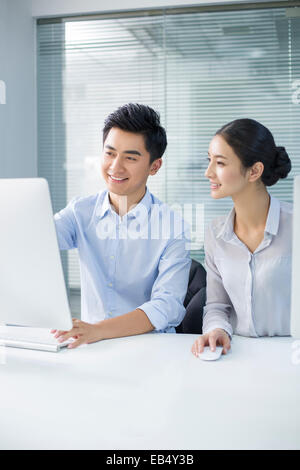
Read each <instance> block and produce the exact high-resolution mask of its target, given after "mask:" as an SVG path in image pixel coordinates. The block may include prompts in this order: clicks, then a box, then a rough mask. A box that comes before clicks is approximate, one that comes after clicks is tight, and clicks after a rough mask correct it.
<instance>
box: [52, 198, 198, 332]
mask: <svg viewBox="0 0 300 470" xmlns="http://www.w3.org/2000/svg"><path fill="white" fill-rule="evenodd" d="M54 219H55V225H56V231H57V237H58V242H59V246H60V249H61V250H69V249H72V248H77V249H78V254H79V260H80V277H81V318H82V320H83V321H86V322H89V323H96V322H99V321H101V320H104V319H105V318H113V317H116V316H118V315H122V314H125V313H128V312H130V311H132V310H135V309H136V308H139V309H141V310H143V311H144V312H145V313H146V315H147V316H148V318H149V320H150V322H151V323H152V325H153V326H154V328H155V331H159V332H175V328H174V327H175V326H177V325H179V324H180V323H181V321H182V319H183V317H184V315H185V308H184V306H183V301H184V298H185V295H186V291H187V285H188V278H189V268H190V264H191V260H190V255H189V228H188V226H187V225H186V223H185V222H184V221H183V219H182V218H181V217H180V216H179V215H178V214H177V213H175V212H173V211H171V209H170V208H169V207H168V206H167V205H166V204H163V203H162V202H161V201H159V200H158V199H157V198H156V197H154V196H153V195H152V194H151V193H150V192H149V191H148V190H147V191H146V194H145V196H144V198H143V199H142V200H141V201H140V203H139V204H137V205H136V206H135V208H133V209H132V210H130V211H129V212H128V213H127V214H126V215H125V216H123V217H120V216H119V215H118V214H117V213H116V212H115V211H114V210H113V208H112V207H111V205H110V201H109V196H108V192H107V191H104V192H102V193H99V194H97V195H93V196H89V197H81V198H80V197H79V198H75V199H73V200H72V201H71V202H70V203H69V204H68V206H67V207H66V208H65V209H63V210H62V211H60V212H58V213H57V214H56V215H55V217H54Z"/></svg>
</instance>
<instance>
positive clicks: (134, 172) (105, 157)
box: [101, 127, 161, 201]
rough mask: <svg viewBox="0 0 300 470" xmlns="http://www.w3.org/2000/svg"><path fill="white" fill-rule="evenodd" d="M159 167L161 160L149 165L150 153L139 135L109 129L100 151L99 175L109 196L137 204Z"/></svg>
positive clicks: (117, 129)
mask: <svg viewBox="0 0 300 470" xmlns="http://www.w3.org/2000/svg"><path fill="white" fill-rule="evenodd" d="M160 166H161V159H157V160H155V161H154V162H152V164H151V165H150V154H149V152H147V150H146V148H145V142H144V137H143V135H141V134H135V133H133V132H127V131H123V130H121V129H119V128H117V127H113V128H112V129H110V131H109V133H108V135H107V137H106V139H105V142H104V145H103V152H102V161H101V172H102V176H103V178H104V180H105V182H106V185H107V189H108V191H109V192H110V193H113V194H117V195H119V196H127V197H130V199H131V200H132V201H135V200H136V201H138V200H139V199H140V198H142V197H143V195H144V193H145V189H146V183H147V179H148V176H149V175H154V174H155V173H156V172H157V171H158V170H159V168H160Z"/></svg>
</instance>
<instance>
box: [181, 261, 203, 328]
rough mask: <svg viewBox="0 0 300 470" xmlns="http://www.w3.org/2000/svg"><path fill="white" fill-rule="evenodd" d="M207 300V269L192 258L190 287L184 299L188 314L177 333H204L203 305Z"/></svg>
mask: <svg viewBox="0 0 300 470" xmlns="http://www.w3.org/2000/svg"><path fill="white" fill-rule="evenodd" d="M205 302H206V271H205V269H204V267H203V266H202V264H201V263H199V262H198V261H195V260H192V264H191V269H190V275H189V283H188V289H187V293H186V296H185V300H184V303H183V304H184V306H185V308H186V314H185V317H184V319H183V320H182V322H181V323H180V325H178V326H177V327H176V333H191V334H192V333H193V334H202V318H203V307H204V305H205Z"/></svg>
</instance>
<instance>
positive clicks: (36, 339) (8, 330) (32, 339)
mask: <svg viewBox="0 0 300 470" xmlns="http://www.w3.org/2000/svg"><path fill="white" fill-rule="evenodd" d="M72 341H73V339H69V340H67V341H64V342H63V343H59V342H58V341H57V339H56V338H54V336H53V334H52V333H50V330H48V329H46V328H30V327H26V326H0V345H3V346H10V347H14V348H25V349H38V350H40V351H52V352H58V351H59V350H60V349H61V348H63V347H65V346H67V345H68V344H70V343H71V342H72Z"/></svg>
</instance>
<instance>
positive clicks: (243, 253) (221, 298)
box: [192, 119, 292, 356]
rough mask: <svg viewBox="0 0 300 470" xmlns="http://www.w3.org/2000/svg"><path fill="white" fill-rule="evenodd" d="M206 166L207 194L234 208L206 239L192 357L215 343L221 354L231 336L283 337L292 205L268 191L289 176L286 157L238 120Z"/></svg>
mask: <svg viewBox="0 0 300 470" xmlns="http://www.w3.org/2000/svg"><path fill="white" fill-rule="evenodd" d="M208 162H209V164H208V168H207V170H206V173H205V176H206V177H207V178H208V179H209V181H210V190H211V196H212V197H213V198H214V199H221V198H223V197H228V196H230V197H231V198H232V200H233V203H234V207H233V209H232V211H231V212H230V213H229V214H228V215H227V216H225V217H220V218H218V219H216V220H214V221H213V222H212V224H211V225H210V227H209V229H208V231H207V234H206V237H205V261H206V269H207V301H206V306H205V307H204V314H203V334H202V336H200V337H199V338H198V339H197V340H196V341H195V343H194V344H193V347H192V352H193V354H195V355H196V356H197V355H198V354H199V353H201V352H202V351H203V349H204V346H210V348H211V349H212V350H215V347H216V345H220V346H222V347H223V351H222V352H223V354H226V352H227V351H228V349H230V339H231V335H232V334H233V333H235V334H238V335H243V336H254V337H257V336H275V335H282V336H285V335H289V334H290V284H291V247H292V205H291V204H289V203H286V202H281V201H279V200H278V199H276V198H274V197H271V196H270V195H269V193H268V191H267V186H272V185H274V184H275V183H276V182H277V181H278V180H279V179H280V178H285V177H286V176H287V175H288V173H289V172H290V169H291V161H290V159H289V156H288V154H287V153H286V151H285V148H284V147H276V145H275V142H274V138H273V135H272V134H271V132H270V131H269V130H268V129H267V128H266V127H264V126H263V125H262V124H260V123H259V122H257V121H254V120H252V119H238V120H235V121H232V122H230V123H229V124H226V125H225V126H223V127H222V128H221V129H220V130H219V131H218V132H217V133H216V134H215V136H214V137H213V139H212V141H211V143H210V146H209V152H208Z"/></svg>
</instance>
